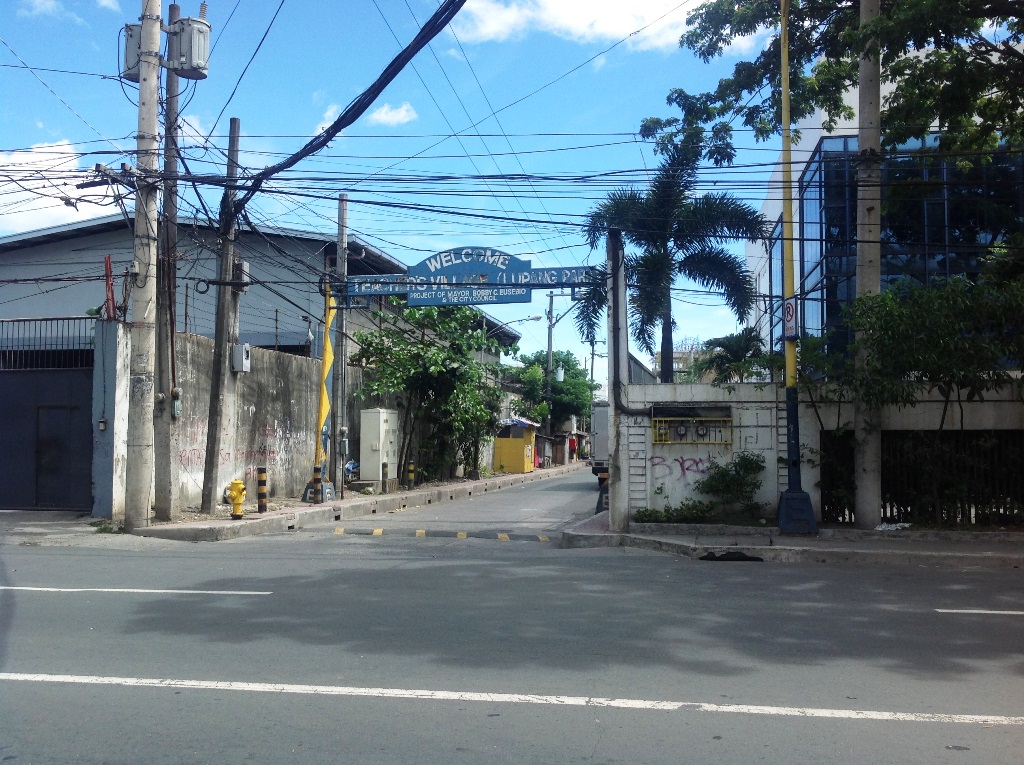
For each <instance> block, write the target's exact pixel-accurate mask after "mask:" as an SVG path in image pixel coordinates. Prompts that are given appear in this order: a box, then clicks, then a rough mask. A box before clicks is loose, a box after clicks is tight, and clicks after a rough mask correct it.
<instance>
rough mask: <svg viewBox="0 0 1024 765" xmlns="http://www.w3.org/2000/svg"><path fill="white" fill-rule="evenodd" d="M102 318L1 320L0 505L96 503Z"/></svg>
mask: <svg viewBox="0 0 1024 765" xmlns="http://www.w3.org/2000/svg"><path fill="white" fill-rule="evenodd" d="M94 321H95V320H94V319H91V318H70V319H15V320H4V321H0V423H2V426H0V434H2V437H0V466H2V467H0V508H5V509H38V510H47V509H51V510H59V509H79V508H81V509H89V508H91V507H92V365H93V350H92V339H93V329H94Z"/></svg>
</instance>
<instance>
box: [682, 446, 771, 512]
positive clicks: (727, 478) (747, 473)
mask: <svg viewBox="0 0 1024 765" xmlns="http://www.w3.org/2000/svg"><path fill="white" fill-rule="evenodd" d="M763 472H764V456H763V455H761V454H758V453H756V452H736V454H734V455H733V458H732V460H731V461H730V462H727V463H725V464H722V463H719V462H714V461H712V463H711V467H710V468H708V472H707V473H706V474H705V475H704V477H703V478H701V479H699V480H698V481H695V482H694V484H693V488H695V489H696V490H697V491H699V492H700V493H701V494H706V495H708V496H709V497H714V498H715V499H716V500H718V502H720V503H721V504H723V505H733V506H738V507H740V508H742V509H743V510H747V511H749V512H752V513H756V512H759V511H760V509H761V506H760V504H758V503H757V502H756V501H755V500H754V497H755V495H756V494H757V492H758V490H759V489H760V488H761V473H763Z"/></svg>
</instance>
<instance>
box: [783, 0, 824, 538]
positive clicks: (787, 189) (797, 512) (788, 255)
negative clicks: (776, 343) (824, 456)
mask: <svg viewBox="0 0 1024 765" xmlns="http://www.w3.org/2000/svg"><path fill="white" fill-rule="evenodd" d="M789 5H790V3H789V0H782V17H781V33H780V37H781V40H780V43H781V45H780V48H781V50H782V61H781V67H780V69H781V79H782V82H781V85H782V87H781V91H782V92H781V96H782V98H781V101H782V103H781V107H782V109H781V111H782V115H781V116H782V285H783V286H782V289H783V297H784V298H785V302H784V304H783V317H784V321H783V335H784V336H785V341H786V467H787V470H786V481H787V484H788V485H787V487H786V490H785V491H784V492H782V495H781V496H780V497H779V507H778V523H779V530H780V531H790V532H812V531H817V528H818V526H817V522H816V521H815V518H814V507H813V506H812V505H811V497H810V495H809V494H808V493H807V492H806V491H804V490H803V486H802V485H801V480H800V397H799V390H798V388H797V358H796V342H797V339H798V338H799V336H800V324H799V322H798V320H797V300H796V261H795V259H794V254H793V165H792V162H793V152H792V148H793V142H792V136H791V133H790V109H789Z"/></svg>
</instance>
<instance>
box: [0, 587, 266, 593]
mask: <svg viewBox="0 0 1024 765" xmlns="http://www.w3.org/2000/svg"><path fill="white" fill-rule="evenodd" d="M0 590H23V591H26V592H123V593H129V594H133V595H273V594H274V593H273V591H271V590H267V591H257V590H143V589H138V588H127V587H4V586H0Z"/></svg>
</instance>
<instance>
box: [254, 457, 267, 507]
mask: <svg viewBox="0 0 1024 765" xmlns="http://www.w3.org/2000/svg"><path fill="white" fill-rule="evenodd" d="M256 487H257V492H256V512H257V513H265V512H267V469H266V468H265V467H258V468H256Z"/></svg>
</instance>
